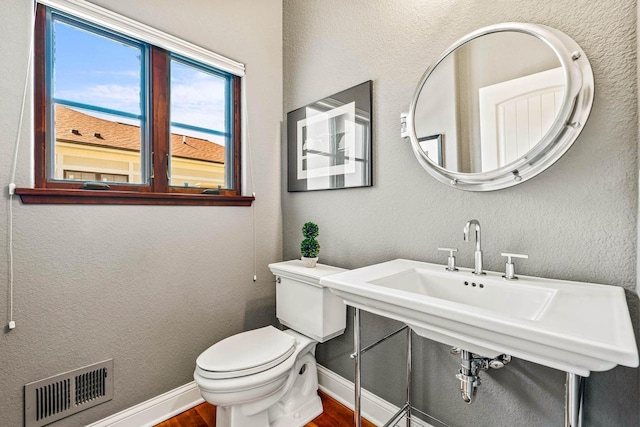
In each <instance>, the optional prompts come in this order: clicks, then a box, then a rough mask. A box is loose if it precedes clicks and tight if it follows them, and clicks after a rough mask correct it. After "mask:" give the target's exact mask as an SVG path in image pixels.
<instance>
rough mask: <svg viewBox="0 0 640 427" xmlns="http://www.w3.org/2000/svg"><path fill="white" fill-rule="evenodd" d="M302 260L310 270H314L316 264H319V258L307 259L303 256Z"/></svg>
mask: <svg viewBox="0 0 640 427" xmlns="http://www.w3.org/2000/svg"><path fill="white" fill-rule="evenodd" d="M301 259H302V264H303V265H304V266H305V267H308V268H314V267H315V266H316V263H317V262H318V257H315V258H307V257H306V256H303V257H302V258H301Z"/></svg>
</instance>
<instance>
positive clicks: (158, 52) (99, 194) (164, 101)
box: [16, 4, 255, 206]
mask: <svg viewBox="0 0 640 427" xmlns="http://www.w3.org/2000/svg"><path fill="white" fill-rule="evenodd" d="M46 11H47V9H46V7H45V6H44V5H42V4H38V6H37V9H36V21H35V27H34V31H35V34H34V58H33V60H34V61H33V63H34V182H35V188H18V189H16V194H18V195H20V198H21V199H22V202H23V203H35V204H135V205H147V204H153V205H208V206H211V205H213V206H251V204H252V202H253V200H254V199H255V198H254V197H253V196H242V194H241V188H242V181H241V178H242V171H241V152H242V150H241V131H242V129H241V120H242V118H241V105H240V100H241V78H240V77H238V76H232V77H231V79H232V90H233V105H232V109H233V111H232V128H233V129H232V139H233V141H232V147H233V165H231V167H232V168H233V181H234V182H233V187H234V189H220V190H219V191H217V193H218V194H203V189H202V188H194V187H175V186H170V185H169V178H168V176H169V172H168V168H169V162H168V159H169V156H170V142H171V131H170V129H171V128H170V115H169V109H170V98H169V96H170V70H169V66H170V57H171V53H170V52H168V51H167V50H165V49H162V48H159V47H156V46H153V45H151V46H150V61H149V63H150V64H149V67H148V71H147V72H148V73H149V75H148V76H145V78H148V79H149V86H150V87H149V95H148V96H149V98H150V99H149V101H148V104H149V111H148V113H147V114H148V115H149V117H150V123H149V128H150V129H149V134H150V144H149V145H150V152H151V153H152V156H151V159H150V164H151V166H152V173H151V174H150V175H151V176H150V177H149V182H148V184H139V185H131V184H118V183H109V189H107V190H85V189H83V188H82V187H83V185H84V183H83V182H68V181H59V180H53V179H49V178H48V176H49V173H48V166H47V163H48V162H47V159H48V155H49V153H48V150H49V145H48V143H47V138H48V135H47V133H48V131H53V130H52V129H47V115H48V114H49V113H50V111H49V109H50V108H53V105H52V104H49V103H48V100H47V96H46V89H47V84H48V81H47V78H48V76H47V70H46V52H47V48H48V46H47V43H48V42H49V41H48V40H47V34H46V21H47V16H46V15H47V13H46Z"/></svg>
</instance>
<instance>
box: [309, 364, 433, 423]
mask: <svg viewBox="0 0 640 427" xmlns="http://www.w3.org/2000/svg"><path fill="white" fill-rule="evenodd" d="M318 386H319V388H320V390H322V391H323V392H324V393H326V394H328V395H329V396H331V397H332V398H333V399H335V400H337V401H338V402H340V403H342V404H343V405H344V406H346V407H347V408H349V409H351V410H353V407H354V404H353V401H354V393H353V383H352V382H351V381H349V380H347V379H345V378H343V377H341V376H340V375H338V374H336V373H335V372H333V371H330V370H329V369H327V368H325V367H324V366H322V365H318ZM360 399H361V400H360V408H361V410H362V416H363V417H364V418H366V419H367V420H369V421H371V422H372V423H373V424H375V425H377V426H381V425H384V424H385V423H386V422H387V421H389V419H391V417H392V416H393V415H394V414H396V413H397V412H398V410H400V408H398V407H397V406H395V405H393V404H391V403H389V402H387V401H386V400H384V399H381V398H380V397H378V396H376V395H375V394H373V393H371V392H370V391H367V390H365V389H362V393H361V394H360ZM404 425H405V422H404V421H402V422H401V423H400V424H398V426H404ZM411 426H412V427H434V426H432V425H431V424H428V423H427V422H425V421H422V420H420V419H417V418H415V417H412V420H411Z"/></svg>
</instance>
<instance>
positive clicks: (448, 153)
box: [414, 31, 566, 173]
mask: <svg viewBox="0 0 640 427" xmlns="http://www.w3.org/2000/svg"><path fill="white" fill-rule="evenodd" d="M565 91H566V82H565V77H564V73H563V69H562V67H561V63H560V60H559V59H558V56H557V55H556V53H555V52H554V50H553V49H551V47H550V46H549V45H548V44H547V43H545V42H544V41H543V40H541V39H539V38H538V37H535V36H534V35H530V34H526V33H522V32H517V31H502V32H495V33H490V34H486V35H483V36H482V37H477V38H474V39H472V40H470V41H468V42H466V43H464V44H463V45H461V46H459V47H458V48H457V49H455V50H454V51H453V52H451V53H450V54H449V55H447V56H446V57H445V58H444V59H443V60H442V61H441V62H440V63H439V64H437V66H436V67H435V68H434V69H433V71H432V72H431V74H430V75H429V76H428V78H427V79H426V81H425V83H424V86H423V87H422V88H421V90H420V93H419V95H418V97H417V98H416V103H415V110H414V111H415V115H414V128H415V133H416V137H417V140H418V141H419V145H420V148H421V149H422V150H423V151H425V152H428V154H427V156H428V157H429V159H430V160H431V161H432V162H433V163H434V164H436V165H438V166H441V167H442V168H444V169H447V170H448V171H451V172H461V173H482V172H489V171H492V170H495V169H498V168H500V167H502V166H505V165H507V164H510V163H512V162H514V161H516V160H518V159H519V158H521V157H523V156H524V155H526V153H527V152H529V151H530V150H531V149H532V148H533V147H535V146H536V144H538V143H539V142H540V141H541V140H542V139H543V137H544V136H545V135H546V134H547V132H548V131H549V129H550V128H551V126H552V125H553V124H554V122H555V120H556V117H557V115H558V114H559V112H560V109H561V107H562V101H563V98H564V96H565Z"/></svg>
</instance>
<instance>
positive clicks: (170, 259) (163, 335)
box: [0, 0, 282, 426]
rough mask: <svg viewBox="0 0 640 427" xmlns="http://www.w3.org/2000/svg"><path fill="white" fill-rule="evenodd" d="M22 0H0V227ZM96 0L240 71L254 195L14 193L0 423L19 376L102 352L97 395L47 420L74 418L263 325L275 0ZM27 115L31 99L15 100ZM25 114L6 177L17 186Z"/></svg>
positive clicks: (116, 402) (1, 310) (272, 179)
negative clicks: (197, 198) (11, 303)
mask: <svg viewBox="0 0 640 427" xmlns="http://www.w3.org/2000/svg"><path fill="white" fill-rule="evenodd" d="M30 3H31V2H29V1H24V0H1V1H0V53H1V54H2V60H1V61H0V131H1V133H2V135H3V138H2V139H3V141H2V143H1V144H0V179H2V181H3V184H2V187H3V202H2V204H1V205H0V218H2V219H0V234H1V235H2V236H5V237H4V238H3V239H4V241H5V243H6V236H7V234H6V232H7V215H8V213H7V212H8V211H7V209H8V206H9V205H8V199H7V197H6V183H8V180H9V175H10V172H9V171H10V166H11V158H12V157H13V153H14V139H15V135H16V132H17V124H18V117H19V110H20V108H19V107H20V100H21V95H22V85H23V82H24V78H25V68H26V59H27V52H28V40H29V35H30V31H31V23H30V8H31V7H30ZM95 3H97V4H100V5H102V6H104V7H108V8H109V9H111V10H114V11H116V12H119V13H121V14H124V15H126V16H128V17H131V18H133V19H136V20H138V21H141V22H143V23H145V24H149V25H152V26H154V27H156V28H158V29H160V30H163V31H165V32H167V33H169V34H173V35H175V36H178V37H181V38H183V39H185V40H188V41H190V42H193V43H195V44H197V45H200V46H203V47H205V48H208V49H211V50H213V51H215V52H218V53H221V54H223V55H226V56H229V57H231V58H233V59H235V60H237V61H240V62H244V63H245V64H246V66H247V77H246V82H247V97H248V98H247V100H248V111H249V116H250V126H249V131H250V133H251V137H252V142H253V146H252V151H253V159H254V161H253V172H254V181H255V191H256V193H257V201H256V203H255V214H256V228H257V254H258V256H257V262H256V263H257V266H258V281H257V283H254V282H253V281H252V276H253V250H252V244H253V243H252V242H253V232H252V216H253V212H252V208H247V207H179V206H165V207H163V206H142V207H137V206H97V205H96V206H88V205H87V206H62V205H58V206H36V205H22V204H21V203H20V202H19V201H17V200H14V202H13V203H14V205H13V206H14V215H15V217H14V223H15V230H14V233H15V234H14V236H15V277H16V288H15V310H14V317H15V320H16V323H17V328H16V329H15V330H13V331H11V332H7V331H6V330H5V329H4V325H5V324H6V323H5V319H7V317H8V313H7V310H8V305H7V303H6V301H7V298H6V296H7V295H8V286H7V277H8V274H7V264H8V262H7V259H8V257H7V251H6V244H5V245H3V246H4V247H5V249H3V251H2V252H3V255H2V258H1V259H0V278H1V280H0V295H1V297H0V301H1V303H0V319H2V322H1V324H2V332H1V333H0V361H1V362H2V368H1V369H0V390H2V393H0V424H1V425H3V426H19V425H22V410H23V409H22V408H23V389H22V386H23V384H25V383H27V382H30V381H34V380H38V379H41V378H45V377H48V376H50V375H54V374H57V373H60V372H64V371H67V370H71V369H74V368H77V367H81V366H84V365H87V364H90V363H93V362H98V361H100V360H103V359H107V358H113V359H114V364H115V397H114V399H113V400H112V401H111V402H108V403H105V404H102V405H99V406H98V407H95V408H92V409H90V410H88V411H85V412H82V413H80V414H78V415H75V416H73V417H70V418H68V419H66V420H64V421H61V422H59V423H57V424H58V425H69V426H81V425H86V424H88V423H90V422H93V421H96V420H98V419H101V418H104V417H105V416H108V415H110V414H113V413H116V412H118V411H120V410H123V409H125V408H128V407H131V406H133V405H135V404H137V403H139V402H142V401H144V400H147V399H149V398H151V397H154V396H157V395H159V394H161V393H164V392H166V391H168V390H171V389H173V388H175V387H177V386H180V385H182V384H185V383H188V382H190V381H192V380H193V377H192V373H193V369H194V367H195V359H196V357H197V356H198V354H199V353H200V352H202V351H203V350H204V349H206V348H207V347H208V346H210V345H211V344H213V343H214V342H215V341H217V340H220V339H222V338H224V337H226V336H229V335H232V334H234V333H237V332H240V331H243V330H246V329H250V328H253V327H258V326H264V325H266V324H269V323H271V322H272V321H273V319H274V314H275V301H274V292H275V290H274V281H273V276H272V274H271V273H270V272H269V270H268V268H267V264H268V263H269V262H274V261H279V260H280V259H282V227H281V224H282V219H281V214H280V186H279V184H280V176H279V170H280V156H279V147H280V139H281V136H280V125H279V123H280V120H281V117H282V101H281V100H282V3H281V2H280V1H279V0H269V1H259V2H258V1H253V0H242V1H238V0H225V1H216V2H211V1H206V0H190V1H189V2H176V1H171V0H138V1H135V2H131V1H127V0H109V1H107V0H100V1H97V0H96V1H95ZM27 111H31V102H29V103H28V105H27ZM29 122H30V114H29V116H28V117H27V119H26V120H25V126H24V133H23V138H22V147H21V150H20V155H19V167H18V181H17V183H18V185H19V186H28V184H29V181H30V179H31V178H30V175H31V174H30V171H29V168H30V141H31V131H30V129H29Z"/></svg>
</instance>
